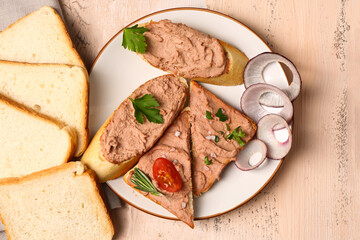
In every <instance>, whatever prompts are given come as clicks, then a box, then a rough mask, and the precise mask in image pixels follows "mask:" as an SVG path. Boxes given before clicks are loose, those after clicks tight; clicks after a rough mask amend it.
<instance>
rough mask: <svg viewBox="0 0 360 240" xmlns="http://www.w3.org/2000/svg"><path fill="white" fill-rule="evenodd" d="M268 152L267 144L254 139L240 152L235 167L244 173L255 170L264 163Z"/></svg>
mask: <svg viewBox="0 0 360 240" xmlns="http://www.w3.org/2000/svg"><path fill="white" fill-rule="evenodd" d="M266 152H267V148H266V145H265V143H264V142H263V141H261V140H259V139H253V140H251V141H250V142H248V143H247V144H246V145H245V147H244V148H243V149H242V150H241V151H240V152H239V154H238V155H237V157H236V161H235V166H236V167H237V168H238V169H240V170H242V171H249V170H252V169H255V168H257V167H259V166H260V165H261V164H262V163H263V162H264V160H265V158H266Z"/></svg>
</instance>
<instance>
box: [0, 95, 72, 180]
mask: <svg viewBox="0 0 360 240" xmlns="http://www.w3.org/2000/svg"><path fill="white" fill-rule="evenodd" d="M0 132H1V135H0V178H7V177H20V176H24V175H27V174H30V173H33V172H36V171H40V170H43V169H47V168H50V167H53V166H57V165H61V164H63V163H65V162H67V161H68V160H69V159H70V158H71V157H72V156H73V153H74V151H75V147H76V133H75V132H74V131H73V129H71V128H70V127H68V126H65V125H64V124H62V123H60V122H57V121H56V120H54V119H51V118H49V117H47V116H45V115H41V114H39V113H37V112H35V111H33V110H31V109H27V108H25V107H24V106H22V105H19V104H17V103H16V102H13V101H12V100H10V99H7V98H5V97H4V96H1V95H0Z"/></svg>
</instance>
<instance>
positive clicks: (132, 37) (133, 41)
mask: <svg viewBox="0 0 360 240" xmlns="http://www.w3.org/2000/svg"><path fill="white" fill-rule="evenodd" d="M147 31H149V29H147V28H144V27H138V25H137V24H136V25H135V26H132V27H130V28H125V29H124V34H123V41H122V46H123V47H124V48H125V49H126V48H127V49H129V50H130V51H133V52H138V53H145V50H146V46H147V44H146V40H145V37H144V35H143V33H144V32H147Z"/></svg>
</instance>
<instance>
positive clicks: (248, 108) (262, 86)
mask: <svg viewBox="0 0 360 240" xmlns="http://www.w3.org/2000/svg"><path fill="white" fill-rule="evenodd" d="M267 93H273V94H277V95H278V96H279V97H281V99H282V102H283V108H282V109H281V110H280V111H279V112H278V113H277V114H278V115H280V116H281V117H283V118H284V119H285V120H286V121H287V122H289V121H290V120H291V118H292V116H293V105H292V103H291V101H290V99H289V98H288V97H287V96H286V94H285V93H283V92H282V91H281V90H280V89H278V88H277V87H275V86H272V85H269V84H266V83H258V84H254V85H252V86H251V87H249V88H248V89H246V90H245V92H244V94H243V95H242V97H241V100H240V105H241V109H242V111H243V112H244V113H245V114H246V115H248V116H249V117H250V118H251V119H252V120H254V121H255V122H258V121H259V120H260V119H261V118H262V117H264V116H265V115H268V114H271V112H269V111H268V110H266V109H265V108H263V106H262V105H261V104H260V102H259V99H260V97H261V96H263V95H264V94H267Z"/></svg>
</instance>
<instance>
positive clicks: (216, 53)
mask: <svg viewBox="0 0 360 240" xmlns="http://www.w3.org/2000/svg"><path fill="white" fill-rule="evenodd" d="M146 28H148V29H149V31H148V32H145V33H144V36H145V38H146V43H147V48H146V52H145V54H143V57H144V58H145V59H146V60H147V61H148V62H149V63H150V64H151V65H153V66H155V67H157V68H160V69H162V70H165V71H169V72H171V73H173V74H175V75H178V76H183V77H187V78H195V77H202V78H209V77H217V76H219V75H222V74H223V73H225V71H226V65H227V58H226V56H225V52H224V49H223V47H222V46H221V44H220V43H219V41H218V40H217V39H216V38H212V37H210V36H209V35H206V34H204V33H202V32H200V31H197V30H195V29H193V28H190V27H188V26H186V25H184V24H181V23H172V22H171V21H170V20H161V21H159V22H151V23H150V24H148V25H147V26H146Z"/></svg>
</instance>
